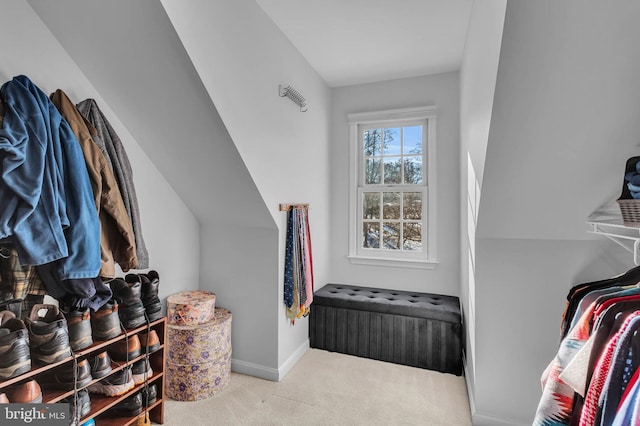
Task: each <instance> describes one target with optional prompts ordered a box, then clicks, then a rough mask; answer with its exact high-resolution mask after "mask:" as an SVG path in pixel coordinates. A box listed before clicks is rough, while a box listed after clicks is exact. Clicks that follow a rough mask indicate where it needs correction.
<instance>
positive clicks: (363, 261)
mask: <svg viewBox="0 0 640 426" xmlns="http://www.w3.org/2000/svg"><path fill="white" fill-rule="evenodd" d="M347 258H348V259H349V262H351V263H352V264H354V265H373V266H391V267H395V268H415V269H435V268H436V266H438V263H440V262H438V261H437V260H415V259H390V258H384V257H365V256H347Z"/></svg>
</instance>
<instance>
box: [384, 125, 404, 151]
mask: <svg viewBox="0 0 640 426" xmlns="http://www.w3.org/2000/svg"><path fill="white" fill-rule="evenodd" d="M382 148H383V150H384V155H400V154H402V151H401V147H400V129H399V128H395V127H394V128H390V129H384V144H383V145H382Z"/></svg>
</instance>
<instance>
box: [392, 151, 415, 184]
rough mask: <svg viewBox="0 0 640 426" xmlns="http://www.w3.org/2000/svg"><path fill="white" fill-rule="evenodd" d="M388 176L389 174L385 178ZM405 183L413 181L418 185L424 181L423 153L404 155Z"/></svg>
mask: <svg viewBox="0 0 640 426" xmlns="http://www.w3.org/2000/svg"><path fill="white" fill-rule="evenodd" d="M385 167H386V165H385ZM385 173H386V170H385ZM386 177H387V176H386V175H385V179H386ZM404 183H412V184H416V185H418V184H421V183H422V156H421V155H410V156H408V157H404Z"/></svg>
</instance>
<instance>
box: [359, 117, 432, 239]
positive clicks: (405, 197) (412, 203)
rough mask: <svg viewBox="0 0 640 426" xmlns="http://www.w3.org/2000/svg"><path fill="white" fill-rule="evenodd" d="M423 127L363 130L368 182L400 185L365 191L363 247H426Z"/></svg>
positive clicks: (364, 163)
mask: <svg viewBox="0 0 640 426" xmlns="http://www.w3.org/2000/svg"><path fill="white" fill-rule="evenodd" d="M422 134H423V126H421V125H415V126H406V127H392V128H374V129H367V130H364V131H363V132H362V148H363V169H364V170H363V172H364V176H363V180H364V184H365V185H369V186H372V187H373V186H376V185H387V186H389V185H397V188H393V187H391V188H380V189H379V190H374V189H373V188H372V190H367V191H365V192H363V193H362V197H363V198H362V220H363V227H362V232H363V233H362V247H364V248H372V249H386V250H404V251H421V250H422V240H423V235H422V201H423V200H422V197H423V193H422V192H416V191H407V190H405V189H406V187H407V186H411V185H423V184H424V182H423V165H422V162H423V161H422V158H423V157H422V149H423V148H422V146H423V143H422V142H423V141H422Z"/></svg>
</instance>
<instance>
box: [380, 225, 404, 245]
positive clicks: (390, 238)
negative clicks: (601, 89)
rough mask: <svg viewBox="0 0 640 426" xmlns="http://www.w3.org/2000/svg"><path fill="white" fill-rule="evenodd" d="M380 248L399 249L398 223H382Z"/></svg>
mask: <svg viewBox="0 0 640 426" xmlns="http://www.w3.org/2000/svg"><path fill="white" fill-rule="evenodd" d="M382 228H383V233H382V248H384V249H388V250H399V249H400V224H399V223H398V222H382Z"/></svg>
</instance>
